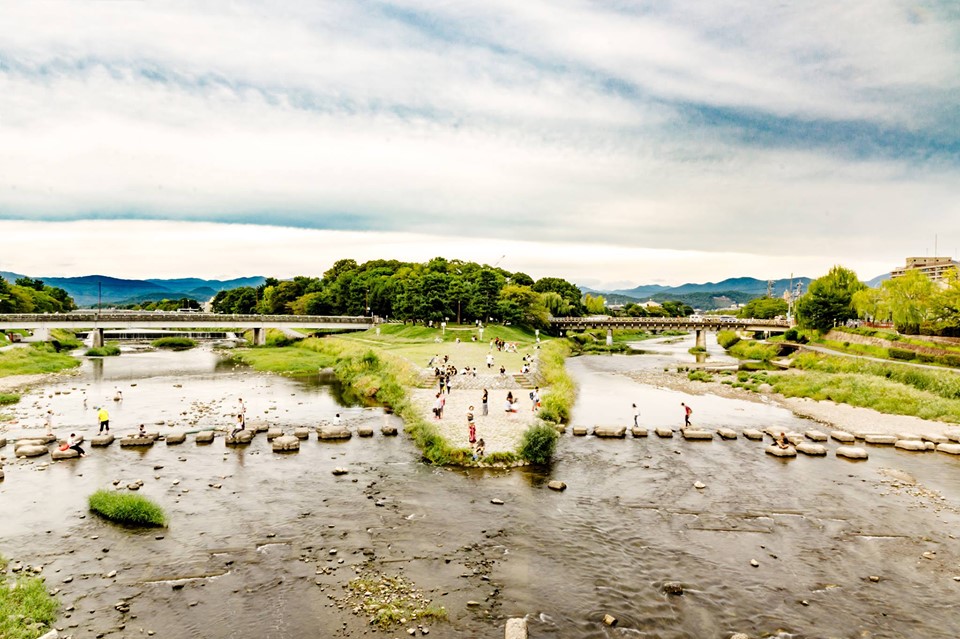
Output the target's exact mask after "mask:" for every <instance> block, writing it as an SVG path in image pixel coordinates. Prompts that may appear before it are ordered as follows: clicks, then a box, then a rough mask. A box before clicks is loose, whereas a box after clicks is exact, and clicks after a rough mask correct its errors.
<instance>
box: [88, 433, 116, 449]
mask: <svg viewBox="0 0 960 639" xmlns="http://www.w3.org/2000/svg"><path fill="white" fill-rule="evenodd" d="M112 443H113V435H111V434H110V433H104V434H103V435H94V436H93V437H91V438H90V445H91V446H109V445H110V444H112Z"/></svg>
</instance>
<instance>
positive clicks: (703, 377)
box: [687, 371, 713, 382]
mask: <svg viewBox="0 0 960 639" xmlns="http://www.w3.org/2000/svg"><path fill="white" fill-rule="evenodd" d="M687 379H689V380H690V381H692V382H712V381H713V375H711V374H710V373H708V372H707V371H690V372H689V373H687Z"/></svg>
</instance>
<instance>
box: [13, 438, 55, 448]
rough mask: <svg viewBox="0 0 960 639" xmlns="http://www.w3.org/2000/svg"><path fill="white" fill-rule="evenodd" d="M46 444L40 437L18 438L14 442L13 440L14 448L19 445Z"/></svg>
mask: <svg viewBox="0 0 960 639" xmlns="http://www.w3.org/2000/svg"><path fill="white" fill-rule="evenodd" d="M46 445H47V442H45V441H44V440H42V439H33V438H30V439H18V440H16V441H15V442H13V447H14V448H15V449H16V448H20V447H22V446H46Z"/></svg>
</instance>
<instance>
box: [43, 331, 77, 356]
mask: <svg viewBox="0 0 960 639" xmlns="http://www.w3.org/2000/svg"><path fill="white" fill-rule="evenodd" d="M50 340H51V343H53V342H56V343H58V344H60V350H66V351H72V350H73V349H75V348H80V347H81V346H83V342H81V341H80V340H78V339H77V336H76V335H74V334H73V333H72V332H70V331H67V330H64V329H62V328H54V329H52V330H51V331H50ZM54 350H56V347H55V348H54Z"/></svg>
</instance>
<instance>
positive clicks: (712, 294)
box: [592, 277, 810, 309]
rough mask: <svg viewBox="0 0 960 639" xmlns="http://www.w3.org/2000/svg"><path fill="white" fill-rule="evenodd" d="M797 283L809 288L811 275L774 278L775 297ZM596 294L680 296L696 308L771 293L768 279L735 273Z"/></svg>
mask: <svg viewBox="0 0 960 639" xmlns="http://www.w3.org/2000/svg"><path fill="white" fill-rule="evenodd" d="M791 285H792V286H793V290H794V291H796V290H797V285H800V287H801V291H806V289H807V286H809V285H810V278H809V277H794V278H792V279H790V278H785V279H780V280H773V283H772V284H771V287H770V290H771V293H772V294H773V296H774V297H782V296H783V294H784V293H785V292H786V291H787V290H788V289H789V288H790V287H791ZM592 294H594V295H596V294H599V295H603V296H604V297H605V299H606V300H607V301H608V302H611V301H614V300H616V303H620V304H622V303H625V302H629V301H644V300H648V299H652V300H654V301H656V302H663V301H668V300H676V301H679V302H683V303H685V304H689V305H690V306H692V307H694V308H702V309H714V308H726V307H728V306H731V305H733V304H734V303H737V304H744V303H746V302H748V301H750V300H752V299H754V298H756V297H762V296H764V295H766V294H767V280H758V279H756V278H753V277H733V278H729V279H726V280H723V281H720V282H705V283H703V284H692V283H690V284H681V285H680V286H662V285H660V284H646V285H642V286H637V287H634V288H631V289H617V290H615V291H592Z"/></svg>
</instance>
